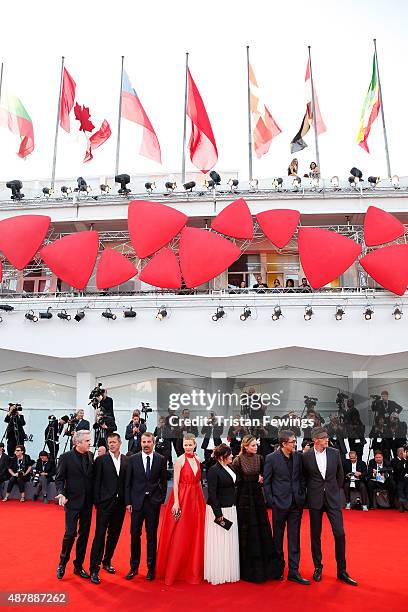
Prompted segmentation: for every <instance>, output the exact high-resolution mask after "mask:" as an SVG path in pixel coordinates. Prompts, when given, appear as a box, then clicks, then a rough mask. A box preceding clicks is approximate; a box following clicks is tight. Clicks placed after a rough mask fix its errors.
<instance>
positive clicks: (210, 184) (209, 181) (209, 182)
mask: <svg viewBox="0 0 408 612" xmlns="http://www.w3.org/2000/svg"><path fill="white" fill-rule="evenodd" d="M204 187H207V189H214V187H215V182H214V181H213V180H212V179H205V181H204Z"/></svg>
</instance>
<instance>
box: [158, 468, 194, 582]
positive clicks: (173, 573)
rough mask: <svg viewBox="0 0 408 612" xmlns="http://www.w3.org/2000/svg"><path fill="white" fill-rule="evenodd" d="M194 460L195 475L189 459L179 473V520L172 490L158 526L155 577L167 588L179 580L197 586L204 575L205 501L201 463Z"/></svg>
mask: <svg viewBox="0 0 408 612" xmlns="http://www.w3.org/2000/svg"><path fill="white" fill-rule="evenodd" d="M195 460H196V463H197V473H196V474H194V472H193V469H192V467H191V465H190V463H189V461H188V459H187V457H186V459H185V461H184V465H183V467H182V468H181V471H180V479H179V489H178V491H179V493H178V498H179V505H180V510H181V516H180V518H179V520H178V521H176V520H175V518H174V516H173V514H172V511H171V510H172V507H173V504H174V491H172V492H171V493H170V497H169V499H168V502H167V504H166V506H165V507H164V512H163V515H162V520H161V524H160V527H159V544H158V550H157V563H156V576H157V578H162V579H163V580H164V582H165V583H166V584H167V585H171V584H173V582H175V581H176V580H183V581H184V582H188V583H190V584H198V583H200V582H201V581H202V580H203V576H204V525H205V501H204V497H203V492H202V489H201V469H200V462H199V461H198V459H197V458H195Z"/></svg>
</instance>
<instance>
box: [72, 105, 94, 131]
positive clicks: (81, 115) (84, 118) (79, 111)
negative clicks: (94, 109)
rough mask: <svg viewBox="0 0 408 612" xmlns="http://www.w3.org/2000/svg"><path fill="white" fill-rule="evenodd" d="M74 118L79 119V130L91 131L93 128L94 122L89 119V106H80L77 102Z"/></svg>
mask: <svg viewBox="0 0 408 612" xmlns="http://www.w3.org/2000/svg"><path fill="white" fill-rule="evenodd" d="M74 114H75V119H76V120H77V121H79V124H80V126H79V131H80V132H92V130H94V129H95V126H94V124H93V123H92V121H91V114H90V112H89V106H81V105H80V104H78V102H77V103H76V104H75V108H74Z"/></svg>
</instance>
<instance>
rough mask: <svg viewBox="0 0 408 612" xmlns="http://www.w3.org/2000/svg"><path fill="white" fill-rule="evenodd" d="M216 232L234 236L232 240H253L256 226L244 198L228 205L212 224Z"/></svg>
mask: <svg viewBox="0 0 408 612" xmlns="http://www.w3.org/2000/svg"><path fill="white" fill-rule="evenodd" d="M211 227H212V229H213V230H215V231H216V232H220V233H221V234H226V235H227V236H232V238H239V239H247V240H252V238H253V237H254V224H253V222H252V215H251V211H250V210H249V208H248V204H247V203H246V201H245V200H244V198H239V200H235V201H234V202H231V204H228V206H226V207H225V208H224V210H222V211H221V212H220V213H218V215H217V216H216V217H215V219H214V220H213V222H212V223H211Z"/></svg>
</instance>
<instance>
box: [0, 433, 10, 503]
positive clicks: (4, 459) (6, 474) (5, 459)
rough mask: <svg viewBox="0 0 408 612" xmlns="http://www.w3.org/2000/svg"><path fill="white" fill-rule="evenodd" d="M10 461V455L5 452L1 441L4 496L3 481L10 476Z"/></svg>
mask: <svg viewBox="0 0 408 612" xmlns="http://www.w3.org/2000/svg"><path fill="white" fill-rule="evenodd" d="M9 461H10V459H9V456H8V455H6V453H5V452H4V444H3V442H0V497H3V483H4V482H6V480H8V479H9V478H10V474H9V471H8V466H9Z"/></svg>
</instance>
